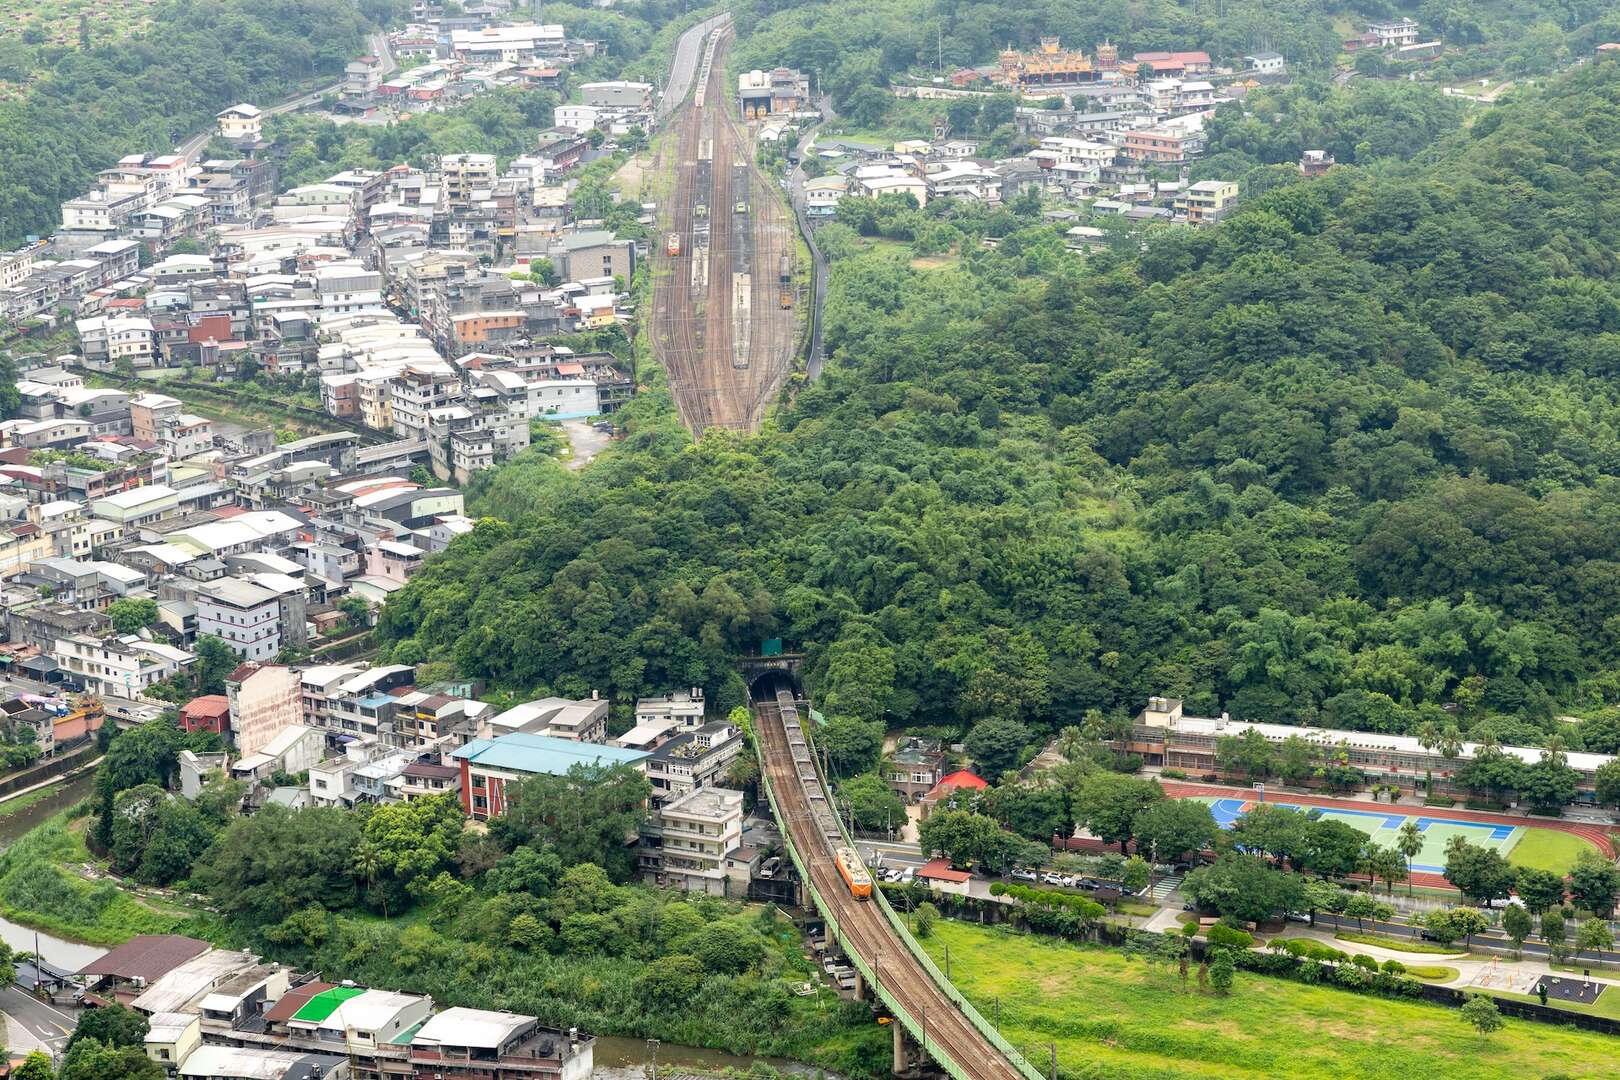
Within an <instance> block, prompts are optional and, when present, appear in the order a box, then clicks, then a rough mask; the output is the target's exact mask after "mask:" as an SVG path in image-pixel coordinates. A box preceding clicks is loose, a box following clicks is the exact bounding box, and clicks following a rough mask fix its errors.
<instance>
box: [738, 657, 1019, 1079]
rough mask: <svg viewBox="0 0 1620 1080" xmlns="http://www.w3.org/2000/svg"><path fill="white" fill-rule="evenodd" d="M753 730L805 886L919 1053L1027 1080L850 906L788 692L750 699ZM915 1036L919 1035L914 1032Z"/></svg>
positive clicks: (827, 806) (895, 942)
mask: <svg viewBox="0 0 1620 1080" xmlns="http://www.w3.org/2000/svg"><path fill="white" fill-rule="evenodd" d="M755 715H756V718H757V723H756V725H755V727H756V732H757V735H758V738H759V746H760V753H761V756H762V757H763V759H764V763H765V775H766V778H767V779H768V780H769V782H770V786H771V791H772V793H773V794H774V795H775V797H776V807H777V810H778V812H779V813H780V814H781V815H782V818H783V820H782V821H781V825H782V828H783V829H784V830H785V832H786V833H787V835H788V836H790V837H791V838H792V840H793V844H794V846H795V848H796V849H797V851H798V853H799V857H800V858H801V859H802V860H803V862H804V866H805V869H806V870H807V872H808V873H809V876H810V879H811V884H812V885H813V886H814V887H815V891H816V893H817V894H818V895H819V897H820V898H821V901H822V903H823V904H824V905H825V906H826V908H827V909H828V910H825V911H824V912H823V913H824V914H826V915H827V916H828V917H829V918H830V919H831V920H832V921H833V922H835V923H836V924H837V926H838V933H839V936H840V938H841V940H842V944H843V946H844V948H845V949H846V950H849V951H852V952H854V953H856V954H857V955H858V956H860V957H861V959H862V960H864V961H865V962H866V964H867V966H868V967H869V969H870V970H871V971H873V972H874V973H875V974H876V979H877V983H878V986H879V987H880V988H881V989H882V990H883V991H887V992H888V993H889V994H890V995H892V996H893V998H894V999H895V1001H896V1002H897V1003H898V1004H899V1007H900V1008H901V1009H902V1010H904V1011H905V1013H906V1014H908V1015H909V1016H910V1017H912V1018H914V1019H916V1020H918V1021H919V1022H920V1027H921V1034H920V1041H921V1042H922V1044H923V1049H924V1050H925V1051H926V1052H927V1053H928V1054H929V1055H930V1056H932V1057H934V1058H935V1059H936V1060H942V1063H943V1061H946V1060H948V1062H949V1063H951V1064H954V1066H955V1069H954V1070H953V1071H954V1072H955V1073H956V1074H957V1075H959V1076H961V1077H963V1078H965V1080H1025V1074H1024V1073H1023V1072H1021V1071H1020V1070H1019V1068H1018V1067H1017V1066H1016V1065H1014V1064H1013V1062H1012V1061H1010V1060H1009V1059H1008V1057H1007V1056H1006V1055H1005V1054H1004V1053H1003V1052H1002V1051H1001V1050H1000V1049H999V1048H998V1047H997V1046H996V1045H995V1044H993V1043H992V1042H991V1041H990V1040H989V1039H988V1038H987V1037H986V1036H985V1035H984V1033H983V1032H981V1031H980V1030H979V1029H978V1028H977V1027H976V1026H975V1025H974V1023H973V1021H972V1020H970V1019H969V1018H968V1017H967V1016H966V1015H964V1013H963V1012H962V1011H961V1009H960V1008H959V1007H958V1006H957V1004H956V1002H955V1001H953V1000H952V999H951V997H949V996H948V995H947V994H946V993H945V991H944V990H942V989H941V988H940V987H939V986H938V985H937V984H936V983H935V982H934V979H933V976H932V975H931V974H930V973H929V971H928V970H927V969H926V968H924V966H923V965H922V963H921V962H919V961H918V959H917V958H916V957H915V956H914V955H913V954H912V953H911V951H910V949H909V948H908V947H907V946H906V944H905V942H903V941H901V940H900V939H899V937H898V936H897V935H896V934H895V932H894V929H893V927H892V926H890V924H889V921H888V919H887V918H886V917H885V916H884V913H883V909H882V908H881V907H879V906H878V903H877V901H875V900H856V899H855V898H854V897H853V896H852V895H850V892H849V889H848V887H847V886H846V885H845V883H844V880H843V878H842V877H841V876H839V873H838V868H837V860H836V859H835V858H834V855H833V852H834V849H835V848H836V847H838V846H839V845H841V844H843V843H844V840H843V836H842V833H841V832H840V830H839V827H838V822H837V820H836V818H835V817H834V814H835V813H836V810H835V809H834V807H833V805H832V803H831V802H830V800H829V799H828V797H827V791H826V789H825V787H824V786H823V784H822V782H821V778H820V775H819V774H818V773H817V772H816V767H815V760H814V758H813V756H812V754H811V748H810V746H809V743H808V741H807V740H806V739H805V736H804V732H803V729H802V728H801V727H800V722H799V705H798V703H797V702H796V701H795V700H794V697H793V695H792V693H791V691H788V690H785V689H780V688H778V689H776V690H775V691H774V693H772V694H770V695H767V696H764V697H760V698H756V699H755ZM914 1034H917V1033H915V1032H914Z"/></svg>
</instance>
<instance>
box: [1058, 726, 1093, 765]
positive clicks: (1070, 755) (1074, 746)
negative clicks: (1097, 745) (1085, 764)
mask: <svg viewBox="0 0 1620 1080" xmlns="http://www.w3.org/2000/svg"><path fill="white" fill-rule="evenodd" d="M1088 745H1090V740H1088V739H1087V738H1086V733H1085V731H1084V730H1083V729H1082V728H1080V727H1079V726H1078V725H1076V724H1070V725H1069V726H1067V727H1065V728H1064V729H1063V730H1062V731H1059V732H1058V734H1057V752H1058V753H1060V754H1062V755H1063V757H1064V760H1066V761H1079V760H1081V759H1082V758H1084V757H1085V756H1086V747H1087V746H1088Z"/></svg>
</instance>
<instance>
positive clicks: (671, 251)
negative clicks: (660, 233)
mask: <svg viewBox="0 0 1620 1080" xmlns="http://www.w3.org/2000/svg"><path fill="white" fill-rule="evenodd" d="M680 253H681V234H680V233H670V234H669V235H668V236H666V237H664V254H665V255H669V256H675V255H679V254H680Z"/></svg>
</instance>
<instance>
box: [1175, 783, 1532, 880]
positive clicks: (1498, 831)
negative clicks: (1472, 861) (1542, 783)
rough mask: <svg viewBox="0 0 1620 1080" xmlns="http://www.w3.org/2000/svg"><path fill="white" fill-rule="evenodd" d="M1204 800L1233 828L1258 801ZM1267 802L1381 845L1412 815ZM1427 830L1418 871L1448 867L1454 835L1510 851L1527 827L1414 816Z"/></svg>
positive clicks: (1390, 842) (1220, 822)
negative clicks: (1313, 815)
mask: <svg viewBox="0 0 1620 1080" xmlns="http://www.w3.org/2000/svg"><path fill="white" fill-rule="evenodd" d="M1199 801H1200V802H1203V803H1207V804H1208V805H1209V809H1210V812H1211V813H1212V814H1214V815H1215V823H1216V824H1217V825H1219V826H1220V827H1221V828H1223V829H1230V828H1231V827H1232V823H1233V822H1235V821H1237V819H1238V818H1240V817H1242V816H1243V813H1244V811H1246V810H1248V809H1249V808H1250V807H1251V806H1254V805H1256V803H1255V802H1254V800H1252V799H1223V798H1213V797H1209V796H1203V797H1200V798H1199ZM1266 803H1267V805H1270V806H1282V807H1287V808H1288V809H1290V810H1305V811H1315V812H1316V813H1319V814H1320V815H1321V816H1322V817H1325V818H1336V819H1338V820H1339V821H1342V822H1344V823H1345V824H1346V825H1350V826H1352V827H1354V828H1357V829H1360V830H1361V831H1362V832H1364V833H1366V834H1367V835H1368V837H1370V838H1371V839H1372V841H1373V842H1374V843H1375V844H1377V845H1378V846H1379V847H1394V846H1395V838H1396V835H1397V834H1398V833H1399V831H1400V828H1401V826H1402V825H1404V824H1406V822H1407V820H1408V818H1409V817H1410V815H1407V814H1401V813H1389V812H1386V811H1382V810H1344V809H1340V808H1337V807H1331V808H1330V807H1321V806H1301V805H1299V804H1297V803H1291V802H1287V801H1283V800H1276V801H1274V800H1271V799H1267V800H1266ZM1412 820H1415V821H1416V822H1417V826H1418V829H1419V831H1421V832H1422V833H1423V850H1422V851H1420V852H1418V853H1417V855H1415V856H1413V858H1412V869H1413V870H1414V871H1420V872H1428V873H1431V874H1438V873H1440V872H1441V871H1443V870H1444V869H1445V865H1446V844H1447V843H1448V842H1449V841H1450V840H1451V838H1452V837H1453V836H1462V837H1466V838H1467V840H1468V842H1469V843H1471V844H1478V845H1479V846H1481V847H1493V848H1496V849H1497V850H1498V851H1500V852H1501V853H1502V854H1503V855H1506V854H1507V853H1508V852H1509V851H1510V850H1511V849H1512V848H1513V845H1514V844H1516V843H1518V842H1519V837H1520V836H1521V835H1522V834H1523V832H1524V829H1523V828H1522V827H1520V826H1517V825H1487V824H1483V823H1481V822H1477V821H1457V820H1455V819H1453V818H1444V817H1430V816H1427V815H1424V816H1420V817H1416V818H1413V819H1412Z"/></svg>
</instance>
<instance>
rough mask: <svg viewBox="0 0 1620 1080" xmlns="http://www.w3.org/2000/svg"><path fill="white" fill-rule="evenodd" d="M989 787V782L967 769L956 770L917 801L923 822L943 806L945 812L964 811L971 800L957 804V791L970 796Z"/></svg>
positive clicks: (964, 800)
mask: <svg viewBox="0 0 1620 1080" xmlns="http://www.w3.org/2000/svg"><path fill="white" fill-rule="evenodd" d="M989 786H990V782H989V781H988V780H986V779H984V778H983V777H982V776H979V775H978V774H977V773H975V772H971V771H970V770H968V769H958V770H956V771H955V772H953V773H951V774H950V775H948V776H946V777H944V778H943V779H941V780H940V782H939V783H937V784H935V785H934V786H933V789H932V790H930V791H929V792H928V794H926V795H924V796H923V797H922V798H921V799H919V800H917V804H918V805H919V806H921V807H922V816H923V820H927V818H928V815H929V814H931V813H933V812H934V808H935V807H936V806H940V805H943V806H944V808H945V809H947V810H954V809H966V808H967V806H968V805H969V804H970V803H971V802H972V799H971V798H968V799H962V800H960V802H959V801H958V799H957V798H956V793H957V792H959V791H960V792H966V793H968V795H970V796H971V795H972V794H973V793H975V792H979V791H983V790H984V789H985V788H987V787H989Z"/></svg>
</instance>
